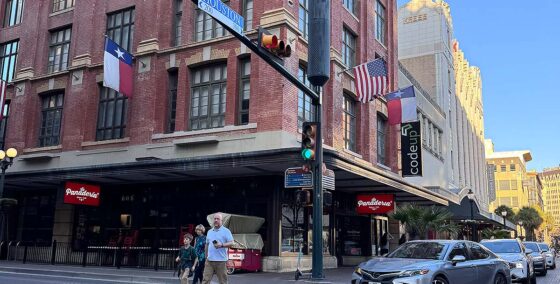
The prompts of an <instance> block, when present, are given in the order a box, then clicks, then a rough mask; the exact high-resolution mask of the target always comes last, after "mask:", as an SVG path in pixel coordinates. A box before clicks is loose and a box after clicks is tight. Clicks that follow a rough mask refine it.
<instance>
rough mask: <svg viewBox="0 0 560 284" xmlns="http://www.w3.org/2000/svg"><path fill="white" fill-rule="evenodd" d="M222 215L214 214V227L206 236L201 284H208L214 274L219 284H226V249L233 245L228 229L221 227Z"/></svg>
mask: <svg viewBox="0 0 560 284" xmlns="http://www.w3.org/2000/svg"><path fill="white" fill-rule="evenodd" d="M222 220H223V215H222V213H216V214H214V227H213V228H212V229H210V230H208V235H207V236H206V247H205V249H206V255H207V256H208V257H207V258H206V266H205V267H204V276H203V277H202V281H203V282H202V283H203V284H210V282H211V281H212V277H214V274H216V276H217V277H218V282H219V283H220V284H227V268H226V262H227V260H228V248H230V247H231V246H232V245H233V236H232V235H231V232H230V230H229V229H228V228H226V227H224V226H222Z"/></svg>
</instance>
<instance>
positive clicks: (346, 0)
mask: <svg viewBox="0 0 560 284" xmlns="http://www.w3.org/2000/svg"><path fill="white" fill-rule="evenodd" d="M356 2H358V1H357V0H342V5H344V7H346V9H348V11H350V12H351V13H352V14H356V4H357V3H356Z"/></svg>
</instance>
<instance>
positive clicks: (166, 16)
mask: <svg viewBox="0 0 560 284" xmlns="http://www.w3.org/2000/svg"><path fill="white" fill-rule="evenodd" d="M293 2H295V3H293V5H292V4H291V1H281V0H272V1H254V10H253V13H254V17H253V28H256V27H257V26H258V25H259V24H260V23H261V22H263V23H264V24H265V26H266V27H267V28H269V29H271V30H276V29H278V28H279V30H280V35H281V37H282V38H284V39H285V38H288V40H290V41H291V42H292V45H295V49H294V50H295V52H293V55H292V57H290V58H288V59H286V61H285V66H286V67H287V68H288V69H289V70H290V71H291V72H292V73H293V74H297V71H298V66H299V65H300V64H301V65H305V64H306V57H307V41H306V40H305V39H304V38H303V37H301V36H297V35H298V34H300V33H299V31H298V29H297V21H298V20H297V19H298V8H299V7H298V3H297V1H293ZM172 3H173V1H133V0H122V1H101V0H88V1H86V0H84V1H77V3H76V6H75V7H73V8H71V9H68V10H64V11H61V12H57V13H51V11H52V7H51V5H52V1H29V0H28V1H25V8H24V11H23V13H24V15H23V20H22V23H21V24H20V25H16V26H14V27H9V28H2V29H0V43H4V42H8V41H11V40H16V39H19V41H20V48H19V50H18V58H17V67H16V71H17V76H16V78H14V81H13V82H14V85H15V87H14V86H11V87H9V89H8V98H9V99H11V105H10V106H11V110H10V118H9V122H8V130H7V141H6V145H7V146H10V147H16V148H17V149H18V150H19V151H20V152H21V151H22V150H23V152H24V153H25V152H37V151H39V152H41V151H51V152H60V151H80V150H89V149H95V148H110V147H116V146H118V147H124V146H132V145H141V144H151V143H160V142H165V141H166V139H156V138H154V135H158V134H163V133H164V131H165V126H166V119H167V111H168V70H171V69H173V70H177V72H178V78H179V80H178V82H179V83H178V90H177V116H176V127H175V131H176V132H178V133H181V132H183V131H190V129H189V127H188V121H189V116H190V107H189V105H190V93H191V70H192V68H196V67H199V66H204V65H205V64H207V63H215V62H223V63H226V62H227V73H228V74H227V75H228V76H227V89H226V94H227V96H226V97H227V101H226V105H227V106H226V110H227V111H226V115H225V125H226V126H232V125H237V124H238V121H237V120H238V113H237V111H238V107H239V89H240V85H239V80H238V76H239V75H238V73H239V60H240V59H242V58H247V57H250V58H251V100H250V110H249V113H250V114H249V123H250V124H256V125H257V127H256V128H247V129H241V130H235V131H236V132H245V133H246V132H267V131H278V130H281V131H284V132H288V133H292V134H294V136H296V137H297V136H298V134H297V132H298V129H297V104H298V102H297V90H296V88H295V87H294V86H293V85H291V84H290V83H289V82H288V81H287V80H285V79H283V78H282V77H281V76H280V75H279V74H278V73H277V72H276V71H274V70H273V69H272V68H271V67H269V66H267V64H266V63H265V62H264V61H262V60H260V59H259V58H258V57H257V56H254V55H251V54H250V52H248V51H247V50H248V49H246V48H245V47H244V46H242V45H241V44H240V43H239V41H237V40H236V39H235V38H233V37H232V36H225V37H220V38H216V39H212V40H207V41H201V42H195V41H194V36H195V35H194V31H195V29H194V25H195V19H194V17H195V13H194V9H195V5H194V4H193V3H192V2H191V1H186V0H185V1H184V8H183V16H182V45H180V46H178V47H175V46H172V44H171V42H172V25H173V7H172ZM381 3H383V5H384V6H385V7H386V15H387V16H386V18H387V27H388V29H387V36H386V37H387V43H386V46H384V45H382V44H381V43H379V42H378V41H377V40H376V39H375V35H374V33H375V5H376V1H373V0H369V1H359V2H358V6H359V7H357V13H356V14H357V15H356V16H354V15H352V14H351V13H350V12H349V11H348V10H346V9H345V8H344V7H343V5H342V1H333V2H332V3H331V5H332V13H331V16H332V34H331V43H332V47H331V59H332V60H331V67H332V68H331V70H332V71H331V79H330V80H329V82H328V83H327V84H326V86H325V89H324V90H325V92H324V113H323V117H324V131H325V134H324V139H325V143H326V144H327V145H329V146H332V147H334V148H335V149H337V150H340V151H341V152H345V151H343V148H344V140H343V137H344V133H343V117H342V113H343V109H342V107H343V93H344V92H346V93H348V94H354V91H353V89H354V86H353V73H352V72H351V71H350V72H342V71H343V70H344V69H346V67H344V66H343V64H342V59H341V55H340V54H341V48H342V28H343V27H346V28H347V29H350V30H351V31H352V32H353V33H354V34H355V35H356V36H357V52H356V62H357V63H363V62H365V61H368V60H372V59H374V58H375V57H376V55H378V56H381V57H385V58H386V60H387V62H388V71H389V82H390V88H391V90H394V89H396V88H397V83H396V78H397V72H398V67H397V51H396V50H397V49H396V46H397V36H396V26H397V23H396V20H395V19H396V17H397V15H396V1H394V0H382V1H381ZM2 4H3V5H4V1H2ZM229 5H230V6H231V7H233V8H234V9H235V10H236V11H241V10H242V7H243V3H242V1H241V0H231V1H229ZM129 7H135V13H136V18H135V23H134V25H135V26H134V40H133V43H132V46H133V47H132V52H133V54H134V55H135V57H136V58H135V63H134V69H135V81H134V95H133V97H132V98H130V99H129V100H128V113H127V122H126V134H125V139H118V140H109V141H103V142H98V143H95V141H96V127H97V117H98V106H99V95H100V94H99V93H100V87H99V86H100V84H101V82H100V80H101V78H102V76H101V74H102V72H103V67H102V62H103V42H104V40H103V39H104V37H103V36H104V33H105V30H106V25H107V24H106V21H107V14H108V13H111V12H113V11H118V10H121V9H125V8H129ZM65 26H72V38H71V43H70V52H69V63H68V70H67V71H62V72H57V73H53V74H48V73H47V63H48V46H49V31H52V30H55V29H57V28H60V27H65ZM247 34H248V36H249V37H256V31H255V30H254V29H253V30H250V31H248V32H247ZM292 40H293V41H292ZM341 72H342V73H341ZM52 91H63V92H64V109H63V118H62V125H61V139H60V141H61V146H59V147H54V148H53V147H50V148H45V149H36V148H37V147H38V145H39V144H38V136H39V131H40V122H41V106H40V104H41V100H40V95H41V94H43V93H49V92H52ZM16 93H17V94H16ZM356 105H357V118H358V119H357V128H356V129H357V141H356V145H357V147H356V149H357V150H356V152H357V154H358V156H361V157H362V158H363V159H364V160H366V161H367V162H370V163H372V164H373V165H376V164H377V161H376V160H377V155H376V153H377V149H376V148H377V146H376V145H377V143H376V137H377V135H376V125H377V124H376V120H377V113H382V114H384V115H386V104H385V103H384V102H383V101H381V100H379V99H378V100H376V101H375V102H371V103H369V104H365V105H364V104H360V103H357V104H356ZM229 134H230V133H228V132H227V131H225V132H222V133H217V134H216V135H229ZM201 135H205V134H201ZM179 136H180V135H179ZM386 145H387V146H386V147H387V153H386V156H387V158H388V162H387V164H388V165H387V166H389V167H390V168H391V169H392V170H393V171H398V155H397V151H398V129H397V128H391V129H390V133H389V135H388V140H387V142H386ZM346 152H347V151H346ZM347 154H349V155H350V156H351V155H353V154H351V153H347ZM354 156H356V155H354Z"/></svg>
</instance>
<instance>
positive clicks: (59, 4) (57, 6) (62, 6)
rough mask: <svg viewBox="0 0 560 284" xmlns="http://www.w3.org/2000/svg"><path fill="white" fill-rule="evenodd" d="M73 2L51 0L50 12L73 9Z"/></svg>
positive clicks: (68, 0)
mask: <svg viewBox="0 0 560 284" xmlns="http://www.w3.org/2000/svg"><path fill="white" fill-rule="evenodd" d="M74 2H75V0H53V8H52V11H53V13H54V12H58V11H62V10H66V9H68V8H72V7H74Z"/></svg>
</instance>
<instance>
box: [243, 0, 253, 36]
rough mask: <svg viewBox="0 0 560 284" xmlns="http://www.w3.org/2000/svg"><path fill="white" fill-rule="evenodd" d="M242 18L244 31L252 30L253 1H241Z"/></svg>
mask: <svg viewBox="0 0 560 284" xmlns="http://www.w3.org/2000/svg"><path fill="white" fill-rule="evenodd" d="M243 18H244V19H245V24H244V25H245V30H246V31H250V30H252V29H253V0H245V1H243Z"/></svg>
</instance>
